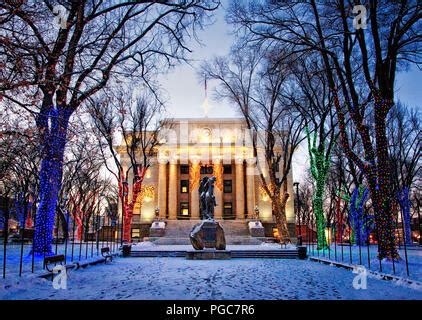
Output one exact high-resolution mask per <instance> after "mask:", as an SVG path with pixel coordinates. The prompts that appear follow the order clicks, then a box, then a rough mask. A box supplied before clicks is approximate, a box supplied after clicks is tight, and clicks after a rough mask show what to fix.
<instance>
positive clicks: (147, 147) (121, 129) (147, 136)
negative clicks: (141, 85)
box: [90, 90, 164, 241]
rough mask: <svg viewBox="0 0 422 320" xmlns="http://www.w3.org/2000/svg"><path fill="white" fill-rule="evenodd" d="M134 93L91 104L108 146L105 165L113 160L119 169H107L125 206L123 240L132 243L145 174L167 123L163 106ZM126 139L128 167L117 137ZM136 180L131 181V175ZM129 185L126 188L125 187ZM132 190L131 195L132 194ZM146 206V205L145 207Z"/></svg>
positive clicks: (99, 132)
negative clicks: (133, 95)
mask: <svg viewBox="0 0 422 320" xmlns="http://www.w3.org/2000/svg"><path fill="white" fill-rule="evenodd" d="M129 92H130V90H128V91H126V92H122V93H120V94H118V95H117V96H116V97H106V96H103V97H101V99H99V100H96V101H94V102H93V103H92V104H91V105H90V112H91V116H92V119H93V124H94V127H95V132H96V136H97V139H98V142H99V144H100V147H102V146H101V145H102V144H104V145H105V146H106V147H107V152H104V150H103V149H102V150H103V151H102V152H103V159H104V161H105V163H107V160H108V159H109V158H110V157H111V158H112V159H113V163H114V165H115V166H116V169H117V172H116V170H114V169H113V168H110V167H109V166H107V169H108V170H109V171H110V172H111V173H112V174H113V176H114V177H115V178H116V180H117V181H118V183H119V197H120V200H121V202H122V203H123V204H124V210H123V211H124V212H123V213H122V214H123V217H124V219H123V235H122V237H123V240H125V241H130V240H131V232H130V231H131V224H132V217H133V210H134V207H135V204H136V203H138V202H139V201H142V200H140V197H139V195H140V194H141V193H142V183H143V181H144V177H145V173H146V171H147V170H148V168H149V167H150V158H151V157H152V156H153V155H154V154H155V153H156V147H157V145H158V143H159V141H158V140H157V138H158V132H159V130H160V128H161V127H162V126H163V124H164V120H163V118H162V115H163V114H164V113H163V111H164V107H163V105H162V104H161V103H160V102H159V101H158V100H157V99H154V98H150V97H147V96H146V95H143V96H138V97H135V98H133V97H132V96H131V94H130V93H129ZM117 133H120V134H121V135H122V137H123V141H122V146H123V148H124V153H125V154H127V156H128V158H129V163H130V165H129V166H128V167H127V168H125V167H124V163H123V161H124V160H123V159H121V158H120V156H119V150H118V149H117V148H116V147H117V142H116V140H115V139H116V134H117ZM130 171H132V172H133V173H134V179H133V180H131V181H130V180H129V179H128V176H129V172H130ZM125 186H126V187H125ZM129 190H130V191H131V194H129ZM141 205H142V204H141Z"/></svg>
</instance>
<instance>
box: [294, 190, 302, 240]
mask: <svg viewBox="0 0 422 320" xmlns="http://www.w3.org/2000/svg"><path fill="white" fill-rule="evenodd" d="M293 186H295V187H296V214H297V218H298V222H299V235H298V237H300V238H302V225H301V221H300V203H299V182H294V183H293ZM298 240H299V239H298ZM300 241H301V239H300Z"/></svg>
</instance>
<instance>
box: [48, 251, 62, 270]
mask: <svg viewBox="0 0 422 320" xmlns="http://www.w3.org/2000/svg"><path fill="white" fill-rule="evenodd" d="M64 262H65V258H64V254H58V255H55V256H48V257H45V258H44V267H45V268H46V269H47V271H48V272H53V269H50V268H49V266H50V265H51V264H54V265H56V264H58V263H59V264H61V265H63V263H64Z"/></svg>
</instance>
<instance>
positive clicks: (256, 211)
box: [254, 205, 259, 220]
mask: <svg viewBox="0 0 422 320" xmlns="http://www.w3.org/2000/svg"><path fill="white" fill-rule="evenodd" d="M254 211H255V217H254V218H255V220H259V207H258V205H256V206H255V210H254Z"/></svg>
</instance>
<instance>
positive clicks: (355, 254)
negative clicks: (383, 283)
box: [308, 244, 422, 282]
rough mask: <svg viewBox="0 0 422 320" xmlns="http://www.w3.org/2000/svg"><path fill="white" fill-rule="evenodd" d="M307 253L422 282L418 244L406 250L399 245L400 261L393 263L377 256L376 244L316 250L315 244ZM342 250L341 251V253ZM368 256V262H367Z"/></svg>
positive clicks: (337, 246)
mask: <svg viewBox="0 0 422 320" xmlns="http://www.w3.org/2000/svg"><path fill="white" fill-rule="evenodd" d="M308 250H309V255H312V256H315V257H322V258H325V259H329V260H332V261H337V262H346V263H351V264H355V265H363V266H365V267H366V268H368V269H370V270H373V271H378V272H383V273H387V274H395V275H397V276H400V277H403V278H409V279H412V280H417V281H421V282H422V248H421V247H419V246H412V247H409V248H407V250H406V252H405V250H404V248H403V246H401V247H400V250H399V253H400V256H401V257H402V260H401V261H400V262H395V263H394V265H393V263H392V262H389V261H381V264H380V261H379V259H378V258H377V246H376V245H371V246H369V254H368V247H367V246H365V247H361V248H360V249H359V246H348V245H346V246H339V245H336V246H334V244H332V245H331V247H330V250H316V246H315V245H314V246H312V245H311V246H310V247H309V246H308ZM342 251H343V253H342ZM406 254H407V260H408V269H409V275H407V269H406V262H405V256H406ZM368 256H369V262H368Z"/></svg>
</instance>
